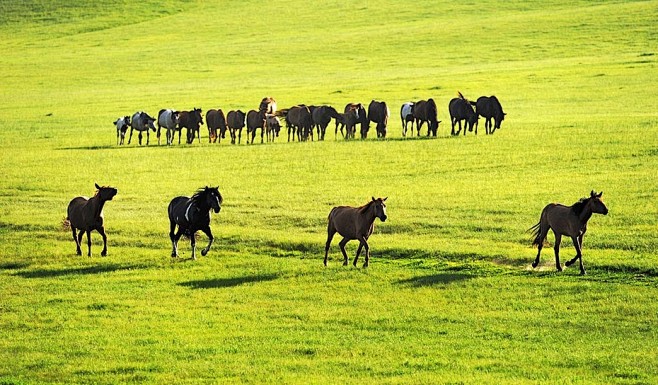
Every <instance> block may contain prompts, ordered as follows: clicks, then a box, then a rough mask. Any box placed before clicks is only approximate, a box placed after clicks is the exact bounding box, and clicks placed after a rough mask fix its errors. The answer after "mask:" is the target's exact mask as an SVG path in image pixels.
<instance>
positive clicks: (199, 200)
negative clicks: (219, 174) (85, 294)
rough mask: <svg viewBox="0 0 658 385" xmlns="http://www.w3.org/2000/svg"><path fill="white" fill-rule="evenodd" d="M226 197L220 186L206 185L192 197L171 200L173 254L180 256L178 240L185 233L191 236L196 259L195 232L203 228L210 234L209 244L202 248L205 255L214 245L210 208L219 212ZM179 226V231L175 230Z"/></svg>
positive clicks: (193, 255)
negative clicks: (223, 195) (220, 190)
mask: <svg viewBox="0 0 658 385" xmlns="http://www.w3.org/2000/svg"><path fill="white" fill-rule="evenodd" d="M223 201H224V199H223V198H222V194H220V193H219V187H208V186H206V187H204V188H201V189H199V190H198V191H197V192H196V193H195V194H194V195H192V198H188V197H184V196H178V197H176V198H174V199H172V200H171V202H170V203H169V208H168V209H167V212H168V213H169V238H171V244H172V247H173V250H172V252H171V256H172V257H173V258H177V257H178V240H179V239H180V237H181V236H182V235H183V234H185V235H186V236H188V237H190V243H191V244H192V259H196V239H195V238H194V237H195V234H196V232H197V231H199V230H201V231H203V232H204V233H205V234H206V235H207V236H208V246H206V248H205V249H203V250H201V255H203V256H205V255H206V254H208V250H210V246H211V245H212V241H213V239H214V238H213V236H212V232H211V231H210V210H213V211H214V212H215V213H219V210H221V208H222V207H221V205H222V202H223ZM176 226H178V232H176V233H174V230H175V229H176Z"/></svg>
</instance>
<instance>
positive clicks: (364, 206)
mask: <svg viewBox="0 0 658 385" xmlns="http://www.w3.org/2000/svg"><path fill="white" fill-rule="evenodd" d="M374 203H375V201H373V200H371V201H370V202H368V203H366V204H365V205H363V206H361V207H359V208H358V209H357V210H358V211H359V214H362V213H365V212H366V211H368V210H369V209H370V206H372V205H373V204H374Z"/></svg>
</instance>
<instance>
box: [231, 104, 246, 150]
mask: <svg viewBox="0 0 658 385" xmlns="http://www.w3.org/2000/svg"><path fill="white" fill-rule="evenodd" d="M244 119H245V114H244V112H242V111H241V110H231V111H229V112H228V115H226V125H227V126H228V130H229V132H230V133H231V144H235V136H236V132H237V133H238V144H240V139H242V129H243V128H244Z"/></svg>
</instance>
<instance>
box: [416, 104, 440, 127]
mask: <svg viewBox="0 0 658 385" xmlns="http://www.w3.org/2000/svg"><path fill="white" fill-rule="evenodd" d="M413 114H414V118H415V119H416V130H417V136H420V129H421V127H423V123H425V122H427V136H430V133H431V134H432V136H436V134H437V132H438V131H439V123H441V121H440V120H438V119H437V112H436V103H434V99H431V98H430V99H427V100H419V101H418V102H416V103H414V109H413Z"/></svg>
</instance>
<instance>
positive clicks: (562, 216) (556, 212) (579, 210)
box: [529, 190, 608, 275]
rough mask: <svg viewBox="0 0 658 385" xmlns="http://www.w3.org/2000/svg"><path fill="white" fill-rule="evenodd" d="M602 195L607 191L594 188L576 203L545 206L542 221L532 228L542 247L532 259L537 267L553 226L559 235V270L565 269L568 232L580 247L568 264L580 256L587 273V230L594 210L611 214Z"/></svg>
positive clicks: (581, 266)
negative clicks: (563, 247)
mask: <svg viewBox="0 0 658 385" xmlns="http://www.w3.org/2000/svg"><path fill="white" fill-rule="evenodd" d="M601 195H603V191H601V192H600V193H598V194H597V193H595V192H594V191H593V190H592V192H591V193H590V196H589V198H583V199H581V200H580V201H578V202H576V203H574V204H573V205H572V206H564V205H561V204H556V203H551V204H549V205H547V206H546V207H544V210H542V212H541V217H540V219H539V223H537V224H536V225H534V226H532V227H531V228H530V229H529V230H531V231H533V235H534V236H535V239H534V241H533V242H532V244H533V246H534V245H537V249H538V250H537V258H535V261H534V262H533V263H532V267H533V268H535V267H537V265H538V264H539V254H540V253H541V249H542V247H543V245H544V240H545V239H546V235H547V234H548V229H551V230H553V234H554V235H555V246H553V249H554V250H555V266H556V268H557V271H562V266H560V242H561V241H562V236H563V235H567V236H569V237H571V240H572V241H573V246H574V247H575V248H576V256H575V257H574V258H573V259H571V260H569V261H567V262H566V263H565V264H564V265H565V266H571V265H573V263H574V262H576V259H578V260H580V274H582V275H584V274H585V268H584V267H583V254H582V249H583V236H585V232H586V231H587V221H588V220H589V218H590V217H591V216H592V214H603V215H607V214H608V208H607V207H606V206H605V204H604V203H603V201H601Z"/></svg>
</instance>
